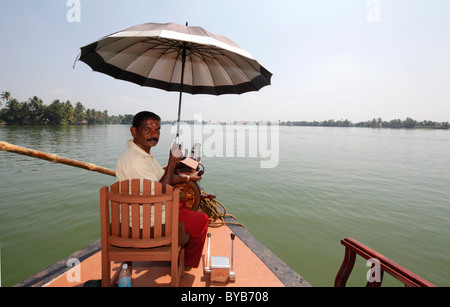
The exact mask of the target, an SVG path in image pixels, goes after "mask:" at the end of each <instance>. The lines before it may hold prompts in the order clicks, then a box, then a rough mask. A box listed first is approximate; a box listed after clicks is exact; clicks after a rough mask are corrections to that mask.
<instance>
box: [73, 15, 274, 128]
mask: <svg viewBox="0 0 450 307" xmlns="http://www.w3.org/2000/svg"><path fill="white" fill-rule="evenodd" d="M80 61H83V62H84V63H86V64H87V65H89V66H90V67H91V68H92V69H93V70H94V71H98V72H102V73H105V74H107V75H110V76H112V77H114V78H117V79H122V80H126V81H130V82H134V83H136V84H139V85H141V86H149V87H155V88H159V89H163V90H166V91H177V92H180V101H179V109H178V122H179V120H180V109H181V93H183V92H185V93H190V94H210V95H223V94H242V93H245V92H250V91H258V90H260V89H261V88H262V87H264V86H266V85H269V84H270V79H271V77H272V74H271V73H270V72H269V71H268V70H266V69H265V68H264V67H263V66H261V65H260V64H259V63H258V62H257V61H256V60H255V59H254V58H253V57H252V56H251V55H250V54H249V53H248V52H246V51H245V50H243V49H242V48H241V47H239V46H238V45H237V44H236V43H234V42H233V41H231V40H229V39H228V38H226V37H224V36H221V35H217V34H213V33H210V32H208V31H206V30H204V29H203V28H201V27H189V26H187V25H186V26H183V25H179V24H176V23H166V24H159V23H145V24H141V25H137V26H134V27H131V28H128V29H126V30H123V31H120V32H117V33H114V34H111V35H108V36H106V37H104V38H102V39H100V40H98V41H97V42H94V43H92V44H89V45H87V46H85V47H82V48H81V55H80ZM177 136H178V133H177Z"/></svg>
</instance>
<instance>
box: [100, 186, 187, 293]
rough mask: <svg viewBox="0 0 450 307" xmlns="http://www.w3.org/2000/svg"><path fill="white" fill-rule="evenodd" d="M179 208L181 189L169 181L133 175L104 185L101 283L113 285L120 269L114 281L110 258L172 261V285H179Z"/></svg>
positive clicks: (181, 260) (181, 252) (181, 265)
mask: <svg viewBox="0 0 450 307" xmlns="http://www.w3.org/2000/svg"><path fill="white" fill-rule="evenodd" d="M152 185H154V186H153V189H152ZM152 192H153V193H152ZM152 194H153V195H152ZM163 205H165V222H164V223H163V219H164V217H163ZM178 210H179V189H174V188H172V187H171V186H169V185H164V184H162V183H159V182H152V181H149V180H143V181H142V182H141V180H139V179H133V180H130V181H128V180H126V181H122V182H116V183H114V184H113V185H111V188H110V189H109V188H108V187H107V186H104V187H102V188H101V190H100V211H101V212H100V216H101V241H102V286H104V287H109V286H113V285H114V284H115V281H116V280H117V277H118V273H119V272H120V270H119V272H117V273H116V274H115V276H114V278H113V279H112V281H111V274H110V272H111V261H122V262H128V261H170V262H171V271H170V272H171V273H170V274H171V286H179V282H180V278H181V274H182V273H183V270H184V249H183V248H181V247H180V246H179V244H178Z"/></svg>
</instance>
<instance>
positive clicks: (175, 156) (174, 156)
mask: <svg viewBox="0 0 450 307" xmlns="http://www.w3.org/2000/svg"><path fill="white" fill-rule="evenodd" d="M180 146H181V145H177V144H176V143H175V142H173V145H172V148H171V149H170V157H169V162H175V163H178V162H179V161H180V159H181V157H183V152H182V151H181V149H180Z"/></svg>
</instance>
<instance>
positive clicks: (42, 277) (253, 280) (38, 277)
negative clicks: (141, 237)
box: [0, 142, 435, 287]
mask: <svg viewBox="0 0 450 307" xmlns="http://www.w3.org/2000/svg"><path fill="white" fill-rule="evenodd" d="M0 150H4V151H10V152H15V153H19V154H23V155H28V156H32V157H36V158H40V159H45V160H49V161H52V162H56V163H63V164H68V165H71V166H76V167H80V168H84V169H87V170H91V171H96V172H100V173H104V174H107V175H112V176H114V171H112V170H109V169H105V168H102V167H98V166H96V165H93V164H90V163H84V162H80V161H75V160H71V159H67V158H63V157H58V156H55V155H51V154H47V153H42V152H38V151H34V150H30V149H27V148H22V147H18V146H15V145H12V144H8V143H6V142H0ZM179 188H180V191H181V194H182V195H183V196H184V199H185V201H186V203H187V205H188V207H190V209H192V210H197V208H198V206H199V203H200V198H201V197H199V195H200V193H201V189H200V187H199V186H197V185H196V184H194V183H192V182H189V183H188V184H183V185H180V186H179ZM208 215H209V214H208ZM230 219H231V217H228V216H226V215H223V219H222V222H221V224H224V225H222V226H221V227H216V226H217V225H215V224H214V223H210V226H211V227H210V228H209V231H210V233H211V235H212V238H213V239H212V240H211V246H210V250H211V256H219V257H230V256H231V257H232V259H233V261H232V265H233V267H232V268H231V269H230V271H232V272H233V277H234V278H232V279H231V278H228V279H227V280H225V281H222V282H215V281H212V280H211V275H210V274H208V269H209V268H210V267H209V262H208V259H209V257H208V252H207V250H208V247H207V245H206V244H205V246H204V249H203V256H202V257H203V259H202V261H201V264H200V266H199V267H198V268H193V269H191V270H189V271H186V272H184V274H183V276H182V278H181V281H180V286H182V287H311V285H310V284H309V283H308V282H307V281H306V280H305V279H304V278H303V277H302V276H301V275H299V274H298V273H297V272H295V271H294V270H292V269H291V268H290V267H289V266H288V265H286V264H285V263H284V262H283V261H282V260H281V259H279V258H278V257H277V256H276V255H275V254H273V253H272V252H271V251H270V250H268V249H267V248H266V247H264V245H263V244H261V243H260V242H259V241H258V240H257V239H256V238H255V237H253V236H252V235H251V234H250V233H249V232H248V231H247V230H246V229H245V228H243V227H241V226H240V225H238V224H236V223H234V222H233V221H231V220H230ZM225 223H230V224H229V225H226V224H225ZM231 234H235V235H236V238H235V240H233V242H234V244H233V248H232V247H231V240H230V235H231ZM341 243H342V244H343V245H344V246H345V256H344V261H343V263H342V265H341V268H340V269H339V272H338V274H337V276H336V279H335V286H336V287H343V286H345V285H346V282H347V280H348V277H349V275H350V273H351V271H352V269H353V265H354V263H355V258H356V256H357V255H358V256H361V257H363V258H364V259H366V260H369V261H373V267H372V269H373V275H371V276H372V277H374V278H373V280H372V278H371V280H368V283H367V286H369V287H379V286H381V283H382V279H383V272H386V273H388V274H390V275H391V276H393V277H394V278H396V279H397V280H399V281H400V282H402V283H403V284H405V286H408V287H435V285H434V284H432V283H430V282H428V281H427V280H424V279H423V278H421V277H420V276H417V275H416V274H414V273H412V272H411V271H409V270H407V269H406V268H403V267H402V266H400V265H398V264H397V263H395V262H393V261H391V260H390V259H388V258H386V257H384V256H383V255H381V254H380V253H377V252H376V251H374V250H372V249H370V248H369V247H367V246H365V245H363V244H361V243H360V242H358V241H356V240H354V239H349V238H347V239H343V240H342V241H341ZM232 249H233V251H234V252H233V255H231V250H232ZM120 267H121V263H116V264H115V265H112V266H111V271H112V272H111V273H112V274H111V275H114V273H116V272H118V271H119V270H120ZM372 269H371V270H372ZM371 274H372V272H371ZM374 275H375V276H374ZM132 276H133V278H132V279H133V281H132V283H133V286H138V287H148V286H151V287H161V286H167V285H169V283H170V267H169V266H168V265H167V264H166V263H164V262H136V263H133V264H132ZM230 277H231V272H230ZM375 277H376V278H375ZM100 285H101V241H100V240H97V241H96V242H94V243H92V244H91V245H89V246H87V247H86V248H84V249H83V250H80V251H78V252H75V253H74V254H72V255H70V256H68V257H66V258H65V259H62V260H61V261H59V262H58V263H56V264H54V265H52V266H50V267H48V268H46V269H44V270H42V271H41V272H39V273H36V274H34V275H33V276H31V277H29V278H27V279H26V280H24V281H22V282H20V283H18V284H17V285H15V286H16V287H95V286H100Z"/></svg>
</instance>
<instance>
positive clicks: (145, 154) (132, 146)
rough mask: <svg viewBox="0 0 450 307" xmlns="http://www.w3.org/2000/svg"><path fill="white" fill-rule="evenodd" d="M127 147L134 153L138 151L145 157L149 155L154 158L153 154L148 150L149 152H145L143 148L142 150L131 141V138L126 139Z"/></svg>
mask: <svg viewBox="0 0 450 307" xmlns="http://www.w3.org/2000/svg"><path fill="white" fill-rule="evenodd" d="M128 148H130V149H131V150H133V151H135V152H136V153H139V154H141V155H144V156H146V157H148V156H149V157H150V158H154V156H153V154H152V153H151V152H150V153H149V154H148V153H146V152H145V150H143V149H142V148H141V147H139V146H138V145H136V143H135V142H133V140H128Z"/></svg>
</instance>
